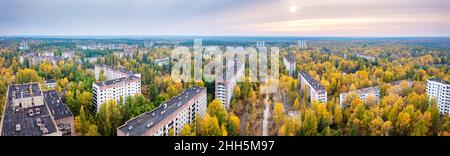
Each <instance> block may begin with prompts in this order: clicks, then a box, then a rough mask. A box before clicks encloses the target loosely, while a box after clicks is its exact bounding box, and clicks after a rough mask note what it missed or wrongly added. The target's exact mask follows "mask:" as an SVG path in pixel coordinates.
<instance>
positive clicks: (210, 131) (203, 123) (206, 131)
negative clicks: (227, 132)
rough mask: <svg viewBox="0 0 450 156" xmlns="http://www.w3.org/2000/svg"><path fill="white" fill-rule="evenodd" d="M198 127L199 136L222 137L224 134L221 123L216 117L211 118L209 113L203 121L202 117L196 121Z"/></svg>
mask: <svg viewBox="0 0 450 156" xmlns="http://www.w3.org/2000/svg"><path fill="white" fill-rule="evenodd" d="M196 120H197V123H198V126H197V130H196V133H197V135H198V136H221V135H223V132H222V131H221V127H220V126H219V121H218V120H217V118H216V117H215V116H210V115H209V114H208V113H207V114H206V115H205V117H204V118H203V119H201V118H200V117H199V118H197V119H196Z"/></svg>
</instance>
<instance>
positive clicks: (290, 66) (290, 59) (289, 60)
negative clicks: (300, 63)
mask: <svg viewBox="0 0 450 156" xmlns="http://www.w3.org/2000/svg"><path fill="white" fill-rule="evenodd" d="M283 64H284V67H286V70H287V71H288V74H289V76H294V73H295V58H294V56H292V55H287V56H285V57H283Z"/></svg>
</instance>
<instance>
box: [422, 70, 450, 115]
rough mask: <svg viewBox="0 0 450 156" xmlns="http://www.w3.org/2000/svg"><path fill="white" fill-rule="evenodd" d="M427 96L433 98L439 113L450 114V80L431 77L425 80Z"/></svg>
mask: <svg viewBox="0 0 450 156" xmlns="http://www.w3.org/2000/svg"><path fill="white" fill-rule="evenodd" d="M426 83H427V94H428V98H429V99H430V100H431V99H435V100H436V102H437V104H438V107H439V112H440V113H441V114H445V115H449V114H450V82H448V81H445V80H441V79H436V78H431V79H428V80H427V82H426Z"/></svg>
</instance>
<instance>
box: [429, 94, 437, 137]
mask: <svg viewBox="0 0 450 156" xmlns="http://www.w3.org/2000/svg"><path fill="white" fill-rule="evenodd" d="M427 112H430V116H431V130H432V132H433V135H437V133H438V132H439V125H440V117H439V116H440V114H439V109H438V106H437V102H436V99H432V100H431V102H430V106H429V107H428V110H427Z"/></svg>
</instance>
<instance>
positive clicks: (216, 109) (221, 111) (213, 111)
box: [208, 99, 228, 124]
mask: <svg viewBox="0 0 450 156" xmlns="http://www.w3.org/2000/svg"><path fill="white" fill-rule="evenodd" d="M208 114H210V115H211V116H213V117H216V118H217V119H218V120H219V124H222V123H224V122H226V121H227V120H228V115H227V111H226V110H225V108H224V107H223V105H222V102H220V100H219V99H214V100H213V101H212V102H211V103H209V105H208Z"/></svg>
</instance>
